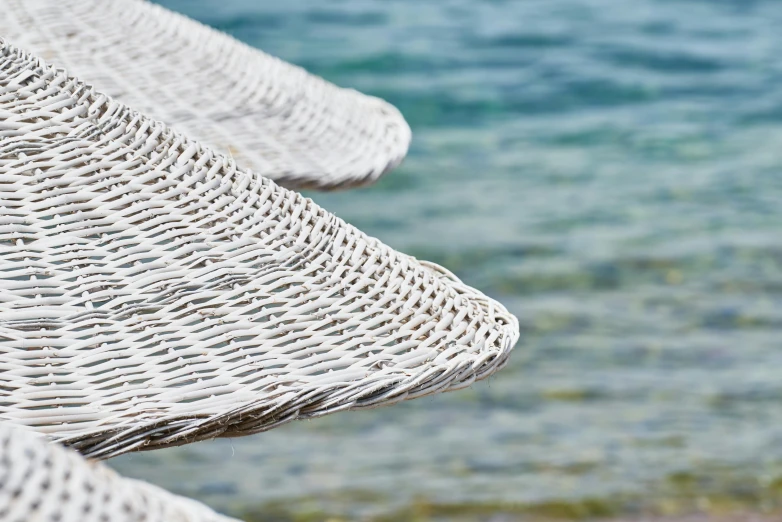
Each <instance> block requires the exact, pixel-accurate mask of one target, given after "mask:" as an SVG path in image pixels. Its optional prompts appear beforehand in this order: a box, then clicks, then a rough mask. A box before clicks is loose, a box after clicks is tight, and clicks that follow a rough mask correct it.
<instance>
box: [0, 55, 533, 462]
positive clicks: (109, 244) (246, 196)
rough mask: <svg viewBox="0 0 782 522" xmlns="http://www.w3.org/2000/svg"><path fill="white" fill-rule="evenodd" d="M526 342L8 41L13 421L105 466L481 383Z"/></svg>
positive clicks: (484, 304)
mask: <svg viewBox="0 0 782 522" xmlns="http://www.w3.org/2000/svg"><path fill="white" fill-rule="evenodd" d="M0 42H1V40H0ZM517 337H518V322H517V321H516V319H515V318H514V317H513V316H512V315H511V314H509V313H508V312H507V311H506V310H505V308H503V307H502V306H501V305H500V304H498V303H496V302H495V301H493V300H491V299H489V298H487V297H486V296H485V295H483V294H481V293H480V292H478V291H476V290H474V289H472V288H470V287H468V286H466V285H464V284H462V283H461V282H460V281H459V280H458V279H456V277H454V276H453V275H452V274H450V273H449V272H448V271H446V270H445V269H443V268H441V267H439V266H437V265H434V264H428V263H424V262H419V261H417V260H415V259H413V258H411V257H409V256H405V255H404V254H400V253H398V252H396V251H394V250H392V249H390V248H389V247H387V246H385V245H383V244H382V243H380V242H379V241H378V240H376V239H373V238H371V237H368V236H366V235H364V234H363V233H361V232H360V231H358V230H356V229H355V228H353V227H352V226H350V225H347V224H346V223H344V222H343V221H342V220H340V219H338V218H337V217H335V216H333V215H331V214H329V213H328V212H326V211H325V210H323V209H322V208H320V207H318V206H317V205H315V204H314V203H313V202H312V201H311V200H309V199H307V198H304V197H302V196H301V195H299V194H297V193H295V192H292V191H289V190H287V189H283V188H281V187H279V186H277V185H276V184H275V183H274V182H272V181H270V180H268V179H265V178H263V177H261V176H258V175H257V174H255V173H252V172H249V171H246V170H241V169H239V168H237V166H236V163H235V162H234V161H233V160H232V159H230V158H228V157H226V156H223V155H220V154H218V153H215V152H213V151H212V150H211V149H209V148H208V147H205V146H201V145H200V144H199V143H198V142H196V141H192V140H190V139H188V138H186V137H185V136H183V135H181V134H178V133H176V132H174V131H171V130H170V129H169V128H167V127H166V126H165V125H163V124H162V123H158V122H155V121H153V120H150V119H148V118H146V117H144V116H142V115H141V114H139V113H137V112H134V111H132V110H130V109H128V108H126V107H125V106H124V105H122V104H120V103H118V102H116V101H114V100H113V99H111V98H109V97H107V96H104V95H102V94H99V93H96V92H94V91H92V90H91V89H90V88H89V87H87V86H85V85H84V84H83V83H81V82H79V81H78V80H76V79H74V78H72V77H69V76H68V75H67V74H66V73H65V72H63V71H60V70H56V69H53V68H50V67H48V66H47V65H46V64H44V63H43V62H41V61H39V60H38V59H37V58H35V57H33V56H31V55H28V54H26V53H24V52H23V51H20V50H18V49H17V48H15V47H12V46H10V45H6V44H2V43H0V418H2V419H6V420H10V421H13V422H16V423H19V424H24V425H27V426H30V427H33V428H35V429H36V430H39V431H42V432H45V433H47V434H49V435H50V436H51V437H53V438H54V439H56V440H59V441H62V442H64V443H66V444H68V445H71V446H73V447H75V448H77V449H78V450H80V451H81V452H83V453H84V454H86V455H91V456H96V457H108V456H112V455H116V454H119V453H123V452H126V451H130V450H134V449H150V448H154V447H159V446H163V445H170V444H181V443H185V442H189V441H194V440H200V439H205V438H212V437H217V436H229V435H230V436H236V435H242V434H248V433H253V432H258V431H263V430H267V429H270V428H272V427H274V426H277V425H279V424H281V423H284V422H288V421H290V420H294V419H300V418H307V417H314V416H319V415H324V414H327V413H330V412H334V411H339V410H345V409H352V408H368V407H375V406H380V405H383V404H389V403H393V402H397V401H400V400H403V399H408V398H414V397H419V396H422V395H427V394H431V393H435V392H441V391H446V390H452V389H457V388H461V387H465V386H468V385H469V384H471V383H472V382H473V381H474V380H475V379H480V378H483V377H486V376H488V375H489V374H491V373H492V372H494V371H495V370H497V369H498V368H499V367H500V366H502V365H503V363H504V362H505V361H506V359H507V357H508V355H509V352H510V350H511V348H512V346H513V345H514V343H515V341H516V339H517Z"/></svg>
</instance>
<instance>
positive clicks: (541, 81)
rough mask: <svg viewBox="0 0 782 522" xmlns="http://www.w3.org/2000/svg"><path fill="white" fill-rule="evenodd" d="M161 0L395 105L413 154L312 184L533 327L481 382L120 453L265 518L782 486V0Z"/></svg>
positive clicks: (375, 514)
mask: <svg viewBox="0 0 782 522" xmlns="http://www.w3.org/2000/svg"><path fill="white" fill-rule="evenodd" d="M161 3H163V4H164V5H166V6H168V7H170V8H172V9H175V10H179V11H182V12H184V13H186V14H188V15H190V16H193V17H195V18H197V19H199V20H201V21H203V22H205V23H208V24H210V25H212V26H215V27H217V28H219V29H221V30H224V31H227V32H229V33H231V34H233V35H234V36H236V37H237V38H239V39H241V40H243V41H245V42H247V43H249V44H251V45H254V46H257V47H259V48H261V49H263V50H265V51H267V52H270V53H272V54H275V55H277V56H280V57H281V58H283V59H286V60H288V61H291V62H294V63H297V64H300V65H302V66H304V67H306V68H307V69H309V70H310V71H312V72H314V73H316V74H319V75H322V76H324V77H326V78H327V79H329V80H331V81H333V82H335V83H337V84H340V85H343V86H349V87H355V88H357V89H360V90H362V91H365V92H368V93H371V94H375V95H378V96H381V97H383V98H385V99H387V100H389V101H390V102H392V103H394V104H395V105H397V106H398V107H399V108H400V109H401V111H402V112H403V113H404V115H405V116H406V118H407V119H408V121H409V122H410V125H411V127H412V128H413V132H414V143H413V146H412V149H411V152H410V156H409V158H408V159H407V161H406V162H405V163H404V164H403V166H402V167H401V168H399V169H398V170H397V171H395V172H393V173H391V174H390V175H388V176H387V177H386V178H385V179H383V180H382V181H381V182H380V183H379V184H378V185H377V186H375V187H373V188H368V189H365V190H360V191H352V192H342V193H329V194H314V193H313V194H309V195H310V196H311V197H313V198H314V199H315V200H316V201H317V202H318V203H320V204H321V205H323V206H325V207H326V208H327V209H329V210H331V211H333V212H334V213H336V214H337V215H339V216H341V217H343V218H344V219H346V220H347V221H349V222H351V223H353V224H355V225H356V226H358V227H359V228H361V229H362V230H364V231H366V232H368V233H369V234H371V235H374V236H376V237H379V238H381V239H382V240H383V241H384V242H386V243H388V244H390V245H392V246H393V247H395V248H397V249H400V250H402V251H405V252H407V253H410V254H413V255H415V256H417V257H420V258H424V259H428V260H431V261H436V262H438V263H441V264H443V265H445V266H446V267H448V268H449V269H451V270H452V271H454V272H455V273H456V274H457V275H459V276H460V277H461V278H462V279H464V280H465V281H466V282H467V283H469V284H471V285H473V286H477V287H479V288H481V289H482V290H484V291H485V292H487V293H488V294H490V295H492V296H493V297H495V298H497V299H499V300H501V301H502V302H503V303H506V304H507V305H508V307H509V308H510V309H511V311H513V312H514V313H515V314H516V315H517V316H518V317H519V319H520V321H521V326H522V338H521V340H520V342H519V344H518V346H517V348H516V353H515V355H514V357H513V359H512V361H511V363H510V364H509V366H508V367H507V368H506V369H505V370H504V371H502V372H500V373H499V374H498V375H497V376H496V377H494V378H492V379H490V380H489V381H485V382H482V383H479V384H476V385H474V386H472V387H471V388H470V389H467V390H464V391H460V392H456V393H452V394H446V395H443V396H437V397H433V398H426V399H421V400H417V401H412V402H409V403H405V404H402V405H399V406H395V407H391V408H387V409H380V410H374V411H370V412H348V413H343V414H337V415H332V416H329V417H326V418H323V419H319V420H316V421H310V422H298V423H294V424H289V425H287V426H284V427H281V428H278V429H276V430H273V431H271V432H268V433H265V434H260V435H257V436H253V437H248V438H242V439H233V440H216V441H211V442H208V443H201V444H195V445H190V446H186V447H182V448H175V449H171V450H165V451H159V452H152V453H142V454H135V455H128V456H124V457H121V458H119V459H115V460H114V461H112V464H113V466H114V467H116V468H117V469H119V470H121V471H122V472H124V473H126V474H129V475H132V476H136V477H141V478H144V479H147V480H150V481H152V482H154V483H157V484H160V485H162V486H165V487H167V488H169V489H172V490H174V491H176V492H179V493H183V494H186V495H190V496H193V497H197V498H199V499H202V500H204V501H205V502H207V503H209V504H211V505H213V506H215V507H217V508H219V509H221V510H224V511H227V512H230V513H232V514H237V515H251V516H254V517H255V518H256V519H257V520H279V521H283V520H323V519H325V518H327V517H332V518H333V519H335V520H341V519H347V520H411V521H412V520H415V521H425V520H465V521H467V520H469V521H477V520H487V521H489V520H491V521H493V522H498V521H515V520H522V519H524V517H527V516H532V515H548V516H557V517H565V518H568V517H569V518H578V517H582V516H591V515H595V516H610V515H625V514H630V515H632V514H633V513H637V512H645V511H652V512H684V511H694V510H701V511H708V512H714V511H722V510H730V509H734V508H742V509H752V510H773V509H776V508H779V507H780V506H781V505H782V30H780V27H782V3H780V2H778V1H775V0H708V1H707V0H690V1H684V0H634V1H632V2H629V1H627V0H524V1H521V0H519V1H511V0H438V1H435V0H382V1H381V0H334V1H330V2H324V1H322V0H286V1H285V2H271V1H267V2H261V1H255V0H166V1H163V2H161Z"/></svg>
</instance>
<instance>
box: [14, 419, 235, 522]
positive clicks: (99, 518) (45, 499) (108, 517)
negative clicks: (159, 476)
mask: <svg viewBox="0 0 782 522" xmlns="http://www.w3.org/2000/svg"><path fill="white" fill-rule="evenodd" d="M0 520H4V521H8V522H11V521H25V522H34V521H41V522H43V521H55V520H56V521H58V522H107V521H111V522H140V521H142V520H143V521H145V522H239V521H238V520H235V519H232V518H227V517H223V516H220V515H218V514H216V513H215V512H214V511H212V510H211V509H209V508H207V507H206V506H203V505H201V504H199V503H198V502H195V501H193V500H189V499H186V498H182V497H178V496H176V495H172V494H171V493H168V492H167V491H164V490H162V489H160V488H158V487H155V486H152V485H151V484H147V483H145V482H141V481H138V480H131V479H126V478H122V477H120V476H119V475H117V474H116V473H115V472H114V471H112V470H111V469H109V468H107V467H106V466H104V465H102V464H95V463H91V462H88V461H87V460H85V459H84V457H82V456H80V455H79V454H77V453H76V452H73V451H69V450H66V449H65V448H63V447H62V446H60V445H57V444H50V443H48V442H47V441H46V440H45V439H44V438H43V437H40V436H35V434H32V433H30V432H29V431H27V430H22V429H20V428H19V427H13V426H10V425H8V424H7V423H0Z"/></svg>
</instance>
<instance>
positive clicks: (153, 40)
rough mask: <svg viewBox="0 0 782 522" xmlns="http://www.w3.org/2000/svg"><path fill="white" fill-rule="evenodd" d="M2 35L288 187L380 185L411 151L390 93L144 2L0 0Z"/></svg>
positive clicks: (0, 34) (111, 0) (242, 164)
mask: <svg viewBox="0 0 782 522" xmlns="http://www.w3.org/2000/svg"><path fill="white" fill-rule="evenodd" d="M0 36H3V37H5V38H6V39H7V40H8V41H10V42H12V43H14V44H15V45H18V46H20V47H22V48H24V49H27V50H29V51H31V52H34V53H35V54H36V55H38V56H40V57H42V58H43V59H45V60H47V61H48V62H49V63H53V64H55V65H56V66H58V67H64V68H65V69H67V70H68V71H70V72H71V73H72V74H75V75H76V76H78V77H79V78H82V79H83V80H84V81H86V82H88V83H90V84H91V85H94V86H95V87H96V88H97V89H98V90H99V91H101V92H103V93H105V94H107V95H109V96H112V97H115V98H116V99H118V100H119V101H121V102H123V103H125V104H127V105H129V106H131V107H134V108H135V109H137V110H140V111H141V112H143V113H146V114H148V115H149V116H151V117H152V118H154V119H157V120H160V121H163V122H165V123H166V124H168V125H171V126H173V127H174V128H175V129H178V130H180V131H184V132H185V133H186V134H188V135H189V136H192V137H193V138H195V139H197V140H199V141H201V142H203V143H205V144H208V145H210V146H212V147H213V148H215V149H217V150H218V151H221V152H223V153H225V154H227V155H232V156H233V157H234V158H235V159H236V161H237V163H238V164H239V165H241V166H242V167H247V168H250V169H253V170H254V171H255V172H258V173H260V174H262V175H264V176H267V177H269V178H271V179H274V180H275V181H277V182H278V183H280V184H282V185H285V186H288V187H296V188H302V187H312V188H335V187H347V186H354V185H364V184H369V183H373V182H374V181H376V180H377V178H378V177H380V176H381V175H382V174H383V173H385V172H387V171H388V170H390V169H391V168H393V167H394V166H396V165H397V164H398V163H399V162H400V161H401V160H402V158H403V157H404V156H405V154H406V153H407V148H408V145H409V142H410V128H409V127H408V126H407V123H406V122H405V121H404V119H403V118H402V116H401V115H400V114H399V112H398V111H397V110H396V109H395V108H394V107H393V106H391V105H389V104H388V103H386V102H384V101H382V100H380V99H378V98H373V97H370V96H365V95H363V94H361V93H358V92H356V91H354V90H348V89H340V88H338V87H336V86H334V85H332V84H330V83H328V82H326V81H324V80H322V79H321V78H318V77H316V76H312V75H310V74H308V73H307V72H306V71H304V70H303V69H301V68H299V67H296V66H293V65H291V64H288V63H286V62H283V61H281V60H279V59H277V58H274V57H272V56H269V55H267V54H264V53H263V52H261V51H258V50H257V49H253V48H251V47H249V46H246V45H244V44H242V43H240V42H238V41H237V40H235V39H233V38H231V37H230V36H228V35H226V34H223V33H220V32H218V31H215V30H213V29H210V28H208V27H206V26H204V25H202V24H200V23H198V22H195V21H193V20H191V19H189V18H186V17H184V16H181V15H179V14H176V13H173V12H171V11H168V10H166V9H164V8H162V7H160V6H156V5H153V4H150V3H148V2H146V1H144V0H0Z"/></svg>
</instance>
